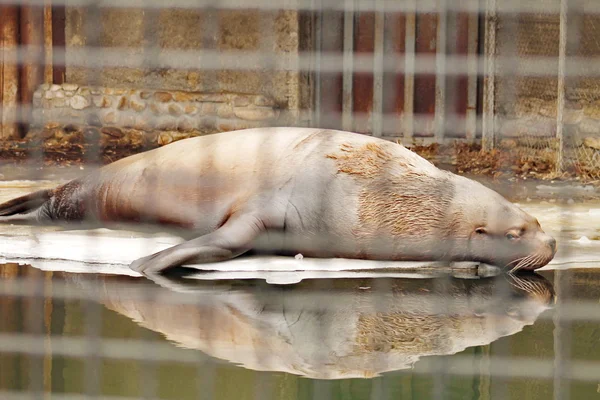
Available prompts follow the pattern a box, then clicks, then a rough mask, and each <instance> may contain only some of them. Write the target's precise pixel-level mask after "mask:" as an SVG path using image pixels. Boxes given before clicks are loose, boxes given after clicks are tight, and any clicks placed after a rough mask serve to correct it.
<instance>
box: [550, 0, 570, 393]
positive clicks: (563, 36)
mask: <svg viewBox="0 0 600 400" xmlns="http://www.w3.org/2000/svg"><path fill="white" fill-rule="evenodd" d="M567 13H568V2H567V0H561V1H560V24H559V26H560V30H559V40H558V82H557V90H558V92H557V97H556V138H557V140H558V152H557V154H556V172H557V173H561V172H562V171H563V162H564V146H565V140H564V125H563V116H564V108H565V89H566V87H565V69H566V57H567V28H568V25H567ZM562 214H563V218H561V220H562V221H561V222H563V223H561V232H562V231H563V229H564V226H565V225H566V224H565V223H564V222H566V221H565V218H564V213H562ZM554 276H555V279H554V284H555V288H556V289H555V290H556V308H555V314H554V318H553V320H554V333H553V334H554V398H555V399H561V400H562V399H565V400H568V399H569V397H570V393H569V386H570V385H569V384H568V383H566V384H565V383H563V377H565V376H567V373H566V372H567V369H568V364H569V355H570V354H569V353H570V352H569V348H570V340H569V339H570V337H569V333H570V332H569V324H568V322H567V321H564V319H563V318H564V311H563V306H564V304H565V303H566V302H567V299H568V297H567V296H568V294H567V290H566V289H567V276H564V275H563V272H562V271H558V270H557V271H556V272H555V275H554Z"/></svg>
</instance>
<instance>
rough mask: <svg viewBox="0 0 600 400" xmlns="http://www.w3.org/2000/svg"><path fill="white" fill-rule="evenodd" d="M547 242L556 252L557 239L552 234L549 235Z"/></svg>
mask: <svg viewBox="0 0 600 400" xmlns="http://www.w3.org/2000/svg"><path fill="white" fill-rule="evenodd" d="M546 244H547V245H548V247H550V248H551V249H552V252H553V253H554V252H556V239H554V238H553V237H552V236H548V238H547V239H546Z"/></svg>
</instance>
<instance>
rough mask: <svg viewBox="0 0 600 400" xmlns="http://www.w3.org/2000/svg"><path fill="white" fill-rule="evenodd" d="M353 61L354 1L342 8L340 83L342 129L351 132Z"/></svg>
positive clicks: (351, 0)
mask: <svg viewBox="0 0 600 400" xmlns="http://www.w3.org/2000/svg"><path fill="white" fill-rule="evenodd" d="M353 60H354V0H346V1H345V7H344V66H343V68H344V76H343V82H342V128H343V129H344V130H347V131H350V130H352V103H353V102H352V99H353V94H352V82H353V75H354V73H353V70H354V66H353Z"/></svg>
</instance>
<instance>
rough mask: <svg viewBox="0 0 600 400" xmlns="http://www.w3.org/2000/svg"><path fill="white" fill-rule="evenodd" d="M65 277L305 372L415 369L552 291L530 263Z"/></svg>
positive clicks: (539, 307) (232, 356)
mask: <svg viewBox="0 0 600 400" xmlns="http://www.w3.org/2000/svg"><path fill="white" fill-rule="evenodd" d="M61 278H62V279H65V282H66V283H67V285H68V287H69V288H70V289H72V290H73V291H74V293H75V295H76V296H77V293H79V292H81V293H82V296H83V297H84V298H89V296H90V294H91V293H92V294H94V298H95V299H97V301H99V302H100V303H102V304H103V305H104V306H105V307H106V308H108V309H110V310H113V311H115V312H117V313H119V314H121V315H124V316H125V317H127V318H130V319H131V320H132V321H134V322H135V323H136V324H138V325H140V326H142V327H144V328H146V329H149V330H152V331H155V332H158V333H160V334H161V335H162V336H164V337H165V338H166V339H167V340H168V341H169V342H171V343H173V344H175V345H176V346H177V347H178V348H185V349H192V350H200V351H202V352H203V353H205V354H207V355H209V356H211V357H214V358H217V359H222V360H226V361H228V362H231V363H232V364H234V365H237V366H241V367H244V368H246V369H250V370H255V371H277V372H286V373H291V374H295V375H300V376H304V377H308V378H313V379H342V378H364V377H373V376H377V375H379V374H382V373H384V372H388V371H398V370H404V369H408V368H411V367H413V366H414V365H415V363H416V362H417V361H418V360H419V359H422V358H423V357H425V358H427V357H428V356H434V355H451V354H456V353H458V352H461V351H463V350H464V349H466V348H469V347H474V346H485V345H488V344H490V343H493V342H494V341H496V340H498V339H499V338H501V337H506V336H510V335H513V334H516V333H517V332H520V331H522V330H523V328H524V327H525V326H527V325H532V324H534V322H535V321H536V320H537V318H538V317H539V315H540V314H541V313H542V312H544V311H545V310H547V309H549V308H551V307H552V304H553V301H554V296H555V295H554V290H553V287H552V284H551V283H550V282H549V281H548V280H546V279H545V278H544V277H542V276H541V275H538V274H535V273H526V274H519V275H513V274H502V275H499V276H497V277H495V278H484V279H456V278H445V277H443V278H438V279H414V278H404V279H386V280H385V281H382V280H378V279H336V280H335V282H331V281H329V283H330V284H329V285H323V282H319V281H320V280H318V279H316V280H307V281H303V282H302V283H299V284H297V285H294V286H292V287H285V288H282V287H280V286H272V285H267V284H264V283H262V282H260V281H237V282H235V283H233V284H232V283H229V282H224V281H221V282H205V281H199V280H196V279H190V278H176V277H174V275H173V274H169V275H164V276H163V275H161V279H162V280H163V282H164V281H169V284H168V285H163V286H162V287H160V286H156V285H149V284H147V283H144V282H140V281H139V279H136V278H128V277H124V276H111V275H89V274H70V273H61V272H58V273H57V274H56V275H55V279H61ZM380 284H381V286H380ZM167 287H168V289H167ZM468 354H471V353H468ZM468 354H467V355H466V356H468ZM473 356H474V357H476V355H473ZM188 359H189V357H188Z"/></svg>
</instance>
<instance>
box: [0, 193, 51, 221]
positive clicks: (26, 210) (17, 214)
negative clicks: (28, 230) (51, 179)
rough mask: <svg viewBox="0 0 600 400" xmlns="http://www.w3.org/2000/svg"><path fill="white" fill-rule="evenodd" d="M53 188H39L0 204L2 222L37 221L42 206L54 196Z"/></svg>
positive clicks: (41, 214)
mask: <svg viewBox="0 0 600 400" xmlns="http://www.w3.org/2000/svg"><path fill="white" fill-rule="evenodd" d="M52 193H53V191H52V190H38V191H37V192H33V193H29V194H26V195H24V196H21V197H17V198H15V199H12V200H9V201H7V202H5V203H2V204H0V222H35V221H38V220H40V219H41V217H42V216H43V213H41V211H40V210H41V207H42V206H43V205H44V204H45V203H46V202H47V201H48V200H50V198H51V197H52Z"/></svg>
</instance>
